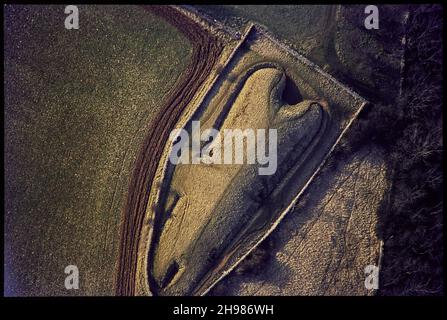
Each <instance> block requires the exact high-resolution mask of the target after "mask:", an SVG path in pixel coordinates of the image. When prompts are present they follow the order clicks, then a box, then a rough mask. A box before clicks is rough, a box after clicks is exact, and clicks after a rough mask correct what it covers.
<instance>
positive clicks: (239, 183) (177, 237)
mask: <svg viewBox="0 0 447 320" xmlns="http://www.w3.org/2000/svg"><path fill="white" fill-rule="evenodd" d="M263 66H264V67H260V68H258V69H257V70H255V71H254V72H253V70H251V72H250V75H249V76H248V77H245V79H244V80H243V85H241V86H239V88H240V89H239V91H238V93H237V95H236V96H235V99H234V102H233V103H232V105H231V108H230V110H229V111H228V113H227V115H226V117H225V119H224V120H223V122H222V123H221V124H219V126H218V127H219V130H220V131H221V132H222V130H224V129H227V128H228V129H233V128H239V129H242V130H244V129H245V128H250V129H266V132H268V129H270V128H274V129H277V163H278V168H277V170H276V172H275V173H274V174H273V175H271V176H260V175H259V174H258V167H257V165H248V164H231V165H228V164H226V165H225V164H221V165H219V164H210V165H207V164H200V165H187V164H182V165H177V166H176V167H175V169H174V172H173V175H172V180H171V185H170V187H169V190H168V191H166V194H164V195H163V196H164V199H165V201H164V206H163V208H162V209H161V210H160V212H159V213H157V214H162V215H163V216H164V218H163V219H161V221H163V225H161V226H158V228H159V230H160V232H159V236H158V237H156V238H155V239H153V240H152V241H154V242H153V245H152V247H151V248H152V249H151V250H154V252H153V253H152V254H151V255H149V257H152V259H150V261H148V272H149V277H148V278H149V279H150V280H149V282H150V283H149V285H150V289H151V291H152V292H153V293H154V294H157V295H190V294H193V293H194V292H195V290H196V288H197V287H198V286H199V285H201V284H202V285H203V281H204V277H205V276H206V275H209V274H212V273H213V270H215V272H221V270H220V268H221V267H222V266H223V265H224V264H225V259H226V258H227V255H228V254H229V253H231V254H233V253H235V252H236V251H237V248H236V247H234V246H236V245H237V243H239V242H240V241H243V239H244V232H247V230H246V229H244V228H246V227H247V226H250V225H253V224H254V223H260V224H261V225H262V221H256V220H259V219H266V217H265V215H260V214H257V212H260V209H262V208H263V207H264V206H266V205H267V204H268V205H269V210H272V214H273V212H274V211H275V208H274V206H273V207H272V203H274V200H275V199H274V197H277V196H278V193H280V192H279V191H280V185H281V180H282V179H283V178H284V175H285V174H286V173H287V172H288V171H289V170H290V168H291V167H292V166H293V165H294V163H295V162H296V159H298V158H299V156H300V155H301V154H303V153H304V152H306V151H307V149H309V148H313V147H314V146H315V144H316V141H315V140H317V139H318V138H319V137H320V133H321V131H322V127H324V126H325V123H326V117H327V115H326V112H325V110H324V108H323V107H322V106H321V105H320V104H319V103H318V102H316V101H310V100H305V101H302V102H300V103H298V104H295V105H288V104H286V103H285V102H284V101H283V100H282V97H283V91H284V88H285V85H286V74H285V73H284V71H283V70H282V69H281V68H280V67H274V66H273V67H272V66H266V65H265V64H263ZM233 247H234V248H233Z"/></svg>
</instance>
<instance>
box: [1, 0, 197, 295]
mask: <svg viewBox="0 0 447 320" xmlns="http://www.w3.org/2000/svg"><path fill="white" fill-rule="evenodd" d="M79 15H80V19H79V24H80V29H79V30H66V29H65V28H64V20H65V17H66V15H65V14H64V7H63V6H6V7H5V13H4V18H5V24H4V26H5V29H4V33H5V62H4V66H5V211H6V214H5V282H6V283H5V294H6V295H67V294H68V295H78V294H79V295H89V294H101V295H109V294H114V289H115V288H114V276H115V268H116V265H115V264H116V262H117V254H118V241H119V222H120V218H121V211H122V207H123V203H124V200H125V195H126V192H127V188H128V183H129V177H130V176H131V171H132V166H133V163H134V161H135V157H136V155H137V153H138V149H139V148H140V145H141V143H142V140H143V138H144V135H145V133H146V131H147V127H148V124H149V123H150V122H151V120H152V119H154V117H155V115H156V114H157V113H158V112H159V111H161V110H160V107H161V106H162V103H163V101H164V98H165V96H166V95H167V94H168V93H169V91H170V89H171V88H172V87H173V86H174V84H175V82H176V81H177V79H178V78H179V76H180V74H181V73H182V72H183V71H184V70H185V68H186V66H187V65H188V63H189V59H190V56H191V52H192V47H191V44H190V42H189V41H188V40H187V39H186V38H185V37H184V36H183V35H182V34H181V33H179V32H178V31H177V30H176V29H175V28H173V27H171V26H170V25H169V24H167V23H166V22H165V21H163V20H162V19H161V18H159V17H156V16H153V15H151V14H150V13H148V12H147V11H144V10H143V9H141V8H139V7H136V6H129V7H126V6H120V7H117V6H101V7H99V6H79ZM69 264H75V265H77V266H78V268H79V272H80V289H79V290H72V291H68V290H66V289H65V287H64V279H65V276H66V275H65V274H64V268H65V267H66V266H67V265H69Z"/></svg>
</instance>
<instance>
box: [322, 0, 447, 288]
mask: <svg viewBox="0 0 447 320" xmlns="http://www.w3.org/2000/svg"><path fill="white" fill-rule="evenodd" d="M442 19H443V17H442V7H441V6H439V5H415V6H411V7H410V15H409V18H408V22H407V30H406V44H405V46H406V49H405V59H404V61H405V65H404V70H403V79H402V80H403V82H402V92H401V95H400V97H399V98H398V101H397V102H396V104H394V105H380V104H375V105H373V106H370V108H367V109H366V110H365V112H363V113H362V114H361V115H360V117H359V119H358V121H357V122H356V123H355V125H354V126H353V128H352V130H351V132H350V133H349V134H348V138H347V139H345V140H344V141H343V143H342V144H341V145H340V147H339V148H337V150H336V152H335V154H334V157H332V159H331V161H330V162H331V163H334V162H335V164H336V162H338V161H334V158H335V159H336V160H339V159H340V157H344V156H346V155H349V154H350V153H351V152H353V151H355V150H356V149H358V148H360V147H361V146H366V145H371V143H372V144H374V145H376V146H378V147H380V148H381V149H382V150H383V152H384V155H385V158H386V161H387V162H388V168H389V170H388V178H389V180H390V185H391V187H390V190H389V194H388V195H387V196H386V197H385V199H384V200H383V202H382V205H381V209H380V212H379V225H378V233H379V236H380V238H381V239H383V240H384V255H383V260H382V269H381V272H380V287H379V295H441V294H443V267H442V260H443V242H442V239H443V228H442V214H443V204H442V180H443V178H442V176H443V173H442V153H443V152H442V149H443V142H442V104H443V98H442V78H443V75H442V23H443V21H442Z"/></svg>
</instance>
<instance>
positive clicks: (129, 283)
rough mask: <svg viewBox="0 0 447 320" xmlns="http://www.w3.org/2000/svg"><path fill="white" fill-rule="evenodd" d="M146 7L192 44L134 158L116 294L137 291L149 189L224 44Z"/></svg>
mask: <svg viewBox="0 0 447 320" xmlns="http://www.w3.org/2000/svg"><path fill="white" fill-rule="evenodd" d="M144 8H145V9H146V10H148V11H150V12H151V13H153V14H156V15H159V16H161V17H163V18H164V19H165V20H166V21H168V22H169V23H170V24H171V25H173V26H174V27H176V28H178V30H179V31H180V32H182V33H183V34H184V35H185V36H186V37H187V38H188V39H189V40H190V41H191V43H192V44H193V53H192V58H191V62H190V64H189V66H188V67H187V69H186V71H185V72H184V73H183V74H182V76H181V77H180V79H179V80H178V81H177V84H176V86H175V87H174V88H173V89H172V91H171V94H170V95H169V96H168V97H167V99H166V101H165V102H164V107H163V108H162V110H163V111H162V112H161V113H160V114H159V115H158V116H157V118H156V120H155V121H153V122H152V123H151V124H150V126H149V128H148V133H147V136H146V138H145V140H144V142H143V145H142V147H141V150H140V152H139V154H138V156H137V160H136V161H135V165H134V171H133V175H132V179H131V182H130V185H129V191H128V195H127V200H126V206H125V208H124V212H123V217H122V227H121V239H120V249H119V250H120V252H119V263H118V270H117V279H116V294H117V295H121V296H122V295H124V296H132V295H134V294H135V275H136V268H137V251H138V245H139V240H140V239H139V238H140V232H141V228H142V223H143V218H144V215H145V213H146V208H147V203H148V198H149V192H150V190H151V187H152V181H153V178H154V175H155V172H156V169H157V166H158V162H159V160H160V157H161V154H162V152H163V148H164V146H165V143H166V141H167V140H168V138H169V134H170V132H171V130H172V129H173V128H174V126H175V124H176V123H177V120H178V119H179V117H180V115H181V113H182V112H183V110H184V108H185V107H186V106H187V104H188V103H189V102H190V101H191V99H192V98H193V96H194V94H195V93H196V91H197V89H198V88H199V87H200V86H201V84H202V83H203V81H204V80H205V79H206V78H207V76H208V75H209V74H210V71H211V70H212V68H213V66H214V65H215V64H216V62H217V60H218V58H219V56H220V54H221V52H222V49H223V43H222V42H221V41H220V40H219V39H218V38H216V37H215V36H213V35H212V34H210V33H209V32H208V31H207V30H205V29H203V28H202V27H201V26H200V25H198V24H197V23H195V22H194V21H192V20H190V19H189V18H187V17H186V16H184V15H182V14H181V13H179V12H178V11H176V10H175V9H173V8H171V7H167V6H145V7H144Z"/></svg>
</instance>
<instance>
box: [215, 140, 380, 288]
mask: <svg viewBox="0 0 447 320" xmlns="http://www.w3.org/2000/svg"><path fill="white" fill-rule="evenodd" d="M386 189H387V182H386V168H385V163H384V161H383V156H382V155H381V153H380V152H378V151H377V150H369V149H367V148H364V149H362V150H360V151H358V152H357V153H355V154H353V155H352V156H350V157H349V158H347V159H344V160H343V161H341V162H339V163H338V164H337V166H335V163H333V162H332V164H331V162H329V164H328V166H327V167H326V169H325V170H324V171H322V172H320V174H319V175H318V176H317V177H316V180H315V181H314V183H312V185H311V186H310V187H309V188H308V189H307V191H306V192H305V194H304V195H303V197H302V198H301V200H300V202H299V203H298V205H297V206H296V207H295V208H294V209H293V211H291V212H290V213H289V214H288V215H287V216H286V218H285V219H284V220H283V221H282V222H281V224H280V225H279V227H278V229H276V230H275V231H274V233H273V234H272V235H271V236H270V238H268V239H267V240H266V242H265V243H263V244H261V246H260V247H259V248H258V249H256V251H254V252H253V253H252V254H251V255H250V256H249V257H248V258H247V260H246V261H244V262H242V263H241V265H240V266H239V267H238V268H237V269H235V271H234V272H233V273H232V274H231V275H229V276H228V277H227V278H226V279H224V280H223V281H222V282H221V283H219V284H218V285H217V286H216V287H215V288H214V289H213V291H212V292H211V294H212V295H222V294H225V295H228V294H230V295H368V294H372V293H374V292H373V291H371V290H367V289H366V288H365V285H364V282H365V273H364V269H365V267H366V266H367V265H370V264H372V265H378V260H379V250H380V249H379V248H380V242H379V239H378V237H377V233H376V223H377V210H378V207H379V205H380V203H381V201H382V198H383V195H384V193H385V191H386ZM253 262H254V263H253Z"/></svg>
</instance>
